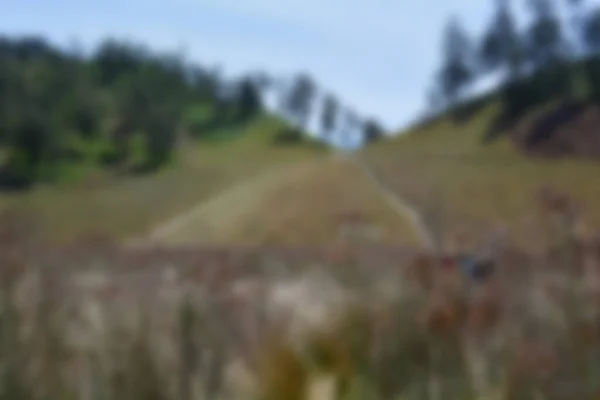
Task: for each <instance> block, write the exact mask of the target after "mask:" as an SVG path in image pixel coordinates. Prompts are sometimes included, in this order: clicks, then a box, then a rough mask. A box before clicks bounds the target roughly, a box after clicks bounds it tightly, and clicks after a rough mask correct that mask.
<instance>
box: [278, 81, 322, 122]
mask: <svg viewBox="0 0 600 400" xmlns="http://www.w3.org/2000/svg"><path fill="white" fill-rule="evenodd" d="M315 92H316V85H315V83H314V82H313V80H312V79H311V77H310V76H308V75H306V74H299V75H298V76H296V77H295V79H294V81H293V83H292V87H291V88H290V90H289V92H288V93H287V96H285V97H284V101H283V107H284V110H286V111H287V113H288V115H290V116H291V117H292V118H293V119H294V122H295V123H296V125H297V126H298V127H300V128H302V129H306V125H307V123H308V117H309V114H310V107H311V105H312V101H313V98H314V96H315Z"/></svg>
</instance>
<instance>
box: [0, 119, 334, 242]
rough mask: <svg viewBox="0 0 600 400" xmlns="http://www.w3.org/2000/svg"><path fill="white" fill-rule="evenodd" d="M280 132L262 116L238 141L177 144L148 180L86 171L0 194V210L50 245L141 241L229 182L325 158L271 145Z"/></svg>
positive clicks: (311, 149) (310, 149) (311, 150)
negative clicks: (31, 222)
mask: <svg viewBox="0 0 600 400" xmlns="http://www.w3.org/2000/svg"><path fill="white" fill-rule="evenodd" d="M282 126H283V125H282V123H281V122H280V121H278V120H276V119H273V118H269V117H263V118H261V119H259V120H256V121H254V122H252V123H251V124H250V125H249V126H247V127H245V128H244V132H242V133H241V134H239V135H233V134H231V132H229V133H228V136H230V139H229V140H210V141H190V142H189V143H186V144H182V146H181V147H182V148H181V151H180V153H179V157H178V159H177V161H175V162H174V163H173V165H170V166H168V167H167V168H165V169H164V170H161V171H159V172H158V173H155V174H149V175H140V176H123V177H116V176H114V175H113V176H111V175H108V174H107V173H106V172H99V171H95V170H93V169H92V170H90V171H87V172H88V173H87V176H86V178H85V179H83V180H79V181H78V182H69V183H64V184H58V185H56V184H53V185H48V186H40V187H36V188H34V189H33V190H31V191H28V192H22V193H16V194H0V211H2V210H8V209H12V210H17V211H20V212H23V213H26V214H28V215H30V216H31V217H33V218H34V219H35V221H36V225H37V227H38V228H39V229H40V231H41V234H42V235H43V236H45V237H47V238H49V239H51V240H53V241H57V242H61V241H68V240H71V239H73V238H75V237H78V236H81V235H83V234H87V233H100V234H108V235H111V236H114V237H116V238H126V237H129V236H132V235H140V234H143V233H144V232H146V231H147V230H149V229H151V228H152V227H153V226H155V225H156V224H157V223H159V222H161V221H163V220H166V219H169V218H171V217H173V216H174V215H177V214H179V213H181V212H183V211H185V210H186V209H188V208H190V207H192V206H193V205H194V204H196V203H198V202H200V201H202V200H204V199H206V198H208V197H210V196H212V195H213V194H215V193H218V192H219V191H220V190H223V189H225V188H226V187H228V186H229V185H231V184H232V183H235V182H239V181H242V180H244V179H248V178H250V177H253V176H254V175H255V174H257V173H259V172H261V171H265V170H267V169H269V168H278V166H279V165H287V164H290V163H294V162H297V161H301V160H306V159H310V158H313V157H319V156H321V155H323V154H324V153H325V151H324V150H321V149H319V148H317V147H316V146H311V145H306V146H304V145H294V146H292V145H290V146H277V148H276V147H275V145H274V144H273V143H272V139H273V136H274V135H275V133H276V132H277V131H278V130H279V129H280V128H282ZM237 129H240V128H237ZM215 136H218V135H215Z"/></svg>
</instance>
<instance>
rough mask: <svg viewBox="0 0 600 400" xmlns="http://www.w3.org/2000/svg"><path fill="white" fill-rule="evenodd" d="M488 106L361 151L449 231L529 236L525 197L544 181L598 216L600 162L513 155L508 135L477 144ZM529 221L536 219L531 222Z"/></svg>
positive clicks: (392, 183) (488, 114)
mask: <svg viewBox="0 0 600 400" xmlns="http://www.w3.org/2000/svg"><path fill="white" fill-rule="evenodd" d="M494 112H495V110H494V108H490V109H488V110H486V111H485V112H483V113H482V114H480V115H478V116H477V117H476V118H474V119H473V120H471V121H470V122H469V123H467V124H464V125H454V124H452V123H450V122H448V121H441V122H439V123H437V124H436V125H434V126H430V127H427V128H425V129H423V130H421V131H416V132H407V133H405V134H403V135H402V136H401V137H398V138H395V139H393V140H390V141H386V142H381V143H379V144H376V145H374V146H373V147H371V148H368V149H367V150H366V151H365V152H364V154H362V156H363V157H364V159H365V160H366V161H367V162H368V164H369V165H371V166H372V167H373V169H374V171H375V172H376V173H377V174H378V175H379V176H380V178H381V179H382V180H383V181H384V182H385V183H386V184H387V185H388V186H389V187H390V188H391V189H393V190H394V191H395V192H396V193H398V195H399V196H400V197H403V198H405V199H406V200H407V201H409V202H411V203H412V204H414V205H415V206H416V207H417V208H418V209H420V210H421V211H422V212H423V213H424V214H426V216H428V217H429V219H430V220H432V221H433V220H435V222H433V223H432V224H433V225H436V226H437V228H440V229H442V226H443V227H445V228H443V229H444V230H446V231H447V233H448V234H454V233H457V231H461V230H467V231H471V232H472V233H474V234H475V236H477V235H480V234H481V233H482V232H484V231H485V230H486V229H488V228H489V226H493V225H498V224H503V225H506V226H507V227H509V228H512V230H513V232H514V233H515V235H516V237H517V238H518V239H519V240H521V241H523V240H528V239H531V237H532V235H533V236H535V234H536V233H539V232H532V231H531V229H530V228H534V227H535V226H532V221H531V220H530V219H531V217H533V215H532V213H531V208H530V199H531V197H532V196H533V195H534V194H535V192H536V191H537V190H538V189H539V188H540V187H541V186H544V185H548V186H551V187H553V188H555V189H557V190H560V191H564V192H566V193H569V194H570V195H571V197H572V198H574V199H575V200H576V201H577V202H578V206H579V207H580V208H581V210H582V211H583V212H584V213H585V216H586V218H587V220H588V221H590V222H591V223H593V224H597V223H599V222H600V203H599V202H598V199H599V198H600V185H599V184H598V182H600V164H599V163H597V162H593V161H590V160H575V159H564V160H543V159H531V158H525V157H523V156H521V155H519V154H517V152H516V150H514V149H513V148H512V146H511V144H510V143H509V142H508V141H507V140H506V139H502V140H498V141H497V142H495V143H492V144H490V145H485V146H484V145H482V144H481V139H482V137H483V134H484V131H485V127H486V126H487V123H488V121H489V119H490V118H491V117H492V116H493V115H494ZM533 225H535V224H533Z"/></svg>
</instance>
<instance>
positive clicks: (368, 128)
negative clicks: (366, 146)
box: [363, 118, 385, 143]
mask: <svg viewBox="0 0 600 400" xmlns="http://www.w3.org/2000/svg"><path fill="white" fill-rule="evenodd" d="M363 134H364V137H365V141H366V142H367V143H373V142H375V141H377V140H379V139H381V138H382V137H383V135H384V134H385V131H384V129H383V128H382V127H381V125H380V124H379V122H377V121H376V120H375V119H373V118H369V119H367V120H366V121H365V123H364V128H363Z"/></svg>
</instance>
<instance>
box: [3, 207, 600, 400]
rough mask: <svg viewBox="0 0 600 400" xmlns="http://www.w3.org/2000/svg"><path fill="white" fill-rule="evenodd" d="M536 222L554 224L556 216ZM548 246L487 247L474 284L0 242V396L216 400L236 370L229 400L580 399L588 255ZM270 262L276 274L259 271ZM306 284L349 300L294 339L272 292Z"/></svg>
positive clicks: (574, 243) (403, 270) (453, 277)
mask: <svg viewBox="0 0 600 400" xmlns="http://www.w3.org/2000/svg"><path fill="white" fill-rule="evenodd" d="M545 211H547V212H548V213H551V214H552V215H548V217H556V218H562V217H566V214H565V213H566V210H565V209H563V208H561V207H549V208H548V209H547V210H545ZM556 229H561V230H562V231H561V232H560V233H562V234H563V235H562V236H563V237H564V238H565V240H564V241H563V242H561V243H559V244H561V246H562V247H561V248H560V249H559V250H560V252H561V253H560V254H557V253H556V248H555V244H547V246H546V247H545V249H544V252H543V253H541V254H531V253H528V252H523V251H520V250H519V249H518V248H500V249H498V250H497V251H496V252H495V253H492V254H490V255H489V257H491V260H492V261H494V263H495V269H494V271H493V273H492V274H491V275H489V276H488V277H486V278H483V279H478V280H474V279H473V277H471V276H469V275H468V274H465V273H463V272H462V271H461V270H460V269H458V268H456V265H455V266H454V267H448V266H446V267H441V266H440V264H439V260H438V258H437V256H436V255H432V254H423V253H421V254H420V255H419V253H415V252H413V253H412V254H411V253H410V252H407V250H406V249H404V250H402V249H398V248H396V249H394V248H392V247H389V246H387V247H386V246H379V247H378V246H374V245H373V244H366V243H362V244H358V243H348V246H347V247H340V248H338V250H337V251H343V252H345V257H341V258H338V260H339V261H338V263H337V264H336V263H335V262H334V261H333V260H331V259H329V258H327V252H326V251H325V252H323V251H314V252H312V251H311V250H310V249H308V248H307V249H305V250H303V251H298V252H297V254H293V253H294V252H293V251H291V250H292V249H288V251H289V253H288V254H287V255H285V254H284V252H282V251H281V250H282V248H279V249H277V248H275V247H273V248H268V247H262V248H254V249H252V248H246V249H244V248H235V247H231V248H228V249H204V250H202V249H196V250H194V251H191V250H184V249H170V250H160V249H146V250H131V249H119V248H112V249H110V248H98V249H96V250H95V251H91V249H88V250H87V251H85V255H86V256H85V257H79V258H77V257H74V255H73V253H65V252H62V253H61V252H56V251H55V250H53V249H44V248H37V249H35V248H29V251H25V252H23V253H22V254H21V255H22V257H23V258H22V259H21V261H18V257H17V258H14V257H13V258H12V259H11V258H8V257H7V255H8V254H10V253H9V252H8V250H11V249H12V250H15V249H17V248H18V247H19V246H25V247H27V246H28V244H27V243H26V242H23V243H21V244H19V243H17V242H16V241H14V240H13V241H11V240H9V238H10V236H9V235H8V233H7V232H8V231H7V232H5V233H6V235H4V236H2V240H1V241H0V246H1V247H2V248H0V250H2V253H0V255H1V256H2V259H1V260H0V261H2V263H1V264H0V265H1V266H2V268H1V269H0V272H2V276H1V280H0V282H2V283H3V284H4V285H3V286H2V290H0V295H2V305H3V308H2V310H1V312H0V323H1V324H0V326H1V327H2V329H3V331H2V332H3V335H2V336H1V337H0V344H1V345H2V349H3V351H2V352H1V353H0V362H1V363H2V365H3V366H4V368H3V369H2V370H0V380H2V382H4V383H6V384H7V385H3V386H0V396H3V397H2V398H11V399H17V400H20V399H39V398H42V397H44V398H66V397H70V398H74V399H75V398H77V399H86V398H89V397H90V396H92V395H93V396H102V393H104V395H106V396H108V398H112V399H121V398H122V399H131V398H138V399H142V398H144V399H147V398H155V399H165V400H169V399H174V398H183V399H191V398H197V397H198V396H202V395H203V394H204V396H209V397H203V398H217V397H215V396H217V395H221V397H222V396H225V397H227V392H228V391H229V390H232V389H233V388H235V387H236V385H238V384H239V381H237V380H236V378H235V377H234V376H232V375H231V373H230V372H228V371H230V370H229V369H228V367H229V366H230V365H232V363H234V362H240V359H241V360H243V361H242V363H246V368H247V370H248V373H249V376H248V379H249V380H250V381H251V382H252V384H248V385H247V386H245V387H249V388H255V390H256V392H254V394H252V393H251V392H246V395H245V396H244V395H242V396H240V397H236V398H242V399H249V400H250V399H254V398H256V397H254V396H255V395H261V394H262V395H263V396H267V398H273V399H280V398H290V399H292V398H298V399H304V398H306V397H304V393H306V391H307V390H308V388H307V386H308V385H309V384H310V382H311V381H312V380H313V379H318V378H320V377H323V376H325V377H330V378H335V379H337V382H335V386H336V388H335V391H337V392H338V393H339V394H340V395H343V397H340V398H341V399H345V398H357V399H363V398H364V399H367V398H368V399H381V400H387V399H390V398H402V399H407V400H412V399H415V400H416V399H423V398H425V399H441V400H445V399H457V398H460V399H465V400H467V399H473V400H479V399H484V398H490V397H489V396H491V395H492V394H493V395H495V396H497V397H493V398H497V399H502V400H509V399H528V398H536V396H543V398H547V399H572V398H577V399H582V400H595V399H596V398H597V397H596V396H597V394H598V390H599V389H600V387H599V382H598V379H597V376H598V375H597V371H598V368H600V361H599V360H598V357H597V355H598V354H599V353H598V352H599V351H600V341H599V340H598V339H597V337H598V335H599V334H600V332H599V330H598V329H599V327H600V324H599V322H600V319H599V316H600V308H599V307H600V303H599V302H598V300H599V299H600V296H599V293H600V290H599V288H600V238H594V237H587V236H585V237H582V236H580V235H579V234H578V233H577V232H575V231H569V230H568V229H566V228H565V227H562V228H560V227H557V228H556ZM31 250H36V251H31ZM313 250H314V249H313ZM386 251H387V254H388V257H387V259H386V258H384V257H382V254H385V253H386ZM514 253H517V254H518V253H521V254H522V256H521V259H520V261H518V260H519V259H518V258H515V257H512V258H511V257H510V254H514ZM18 254H19V253H18V252H13V255H16V256H18ZM563 255H564V256H565V257H563ZM573 255H575V257H572V256H573ZM299 256H302V257H299ZM415 256H417V257H416V258H415ZM566 256H569V257H566ZM61 257H62V258H61ZM294 259H295V260H296V263H295V264H296V267H294ZM299 259H302V261H301V262H298V261H299ZM274 261H276V262H278V263H279V264H280V265H281V268H280V269H279V270H278V272H277V273H273V270H271V269H270V267H268V266H267V264H268V263H269V262H271V263H272V262H274ZM311 261H313V262H314V261H320V262H319V264H320V265H321V266H320V267H312V268H309V267H310V265H311ZM17 262H18V264H17ZM73 263H74V264H75V265H73V268H65V266H68V265H69V264H73ZM120 263H124V264H125V266H126V267H125V268H122V267H121V265H120ZM445 265H447V264H445ZM297 267H300V268H297ZM307 268H309V269H312V270H313V272H315V271H318V274H317V275H315V276H314V277H316V278H317V279H323V278H325V280H327V281H329V282H330V284H334V285H335V286H332V287H328V288H329V289H327V288H326V289H325V290H332V291H335V290H337V289H335V287H337V288H339V289H340V290H341V292H340V293H345V295H344V296H348V297H347V302H344V303H329V304H330V306H334V304H338V306H336V307H341V308H338V310H339V311H340V312H341V314H339V315H337V316H336V318H328V319H325V320H322V321H323V322H322V323H325V324H326V326H324V325H321V324H319V325H313V329H314V330H312V331H311V330H305V331H303V332H305V334H304V336H301V337H299V336H294V337H295V339H293V337H292V336H291V332H293V331H294V330H293V329H292V327H291V326H290V325H288V322H286V321H289V320H288V319H287V318H283V319H281V318H275V315H279V317H281V316H282V315H280V314H277V313H275V314H273V312H274V311H275V309H274V308H272V306H273V305H274V304H275V303H273V302H274V301H275V300H274V297H271V295H269V293H273V292H270V290H271V289H274V288H275V287H277V285H280V284H285V282H288V283H289V280H290V279H291V280H292V281H293V282H294V281H295V282H302V281H303V279H304V278H303V277H305V276H306V272H305V271H306V269H307ZM313 268H316V270H315V269H313ZM303 270H304V271H303ZM416 272H419V273H416ZM424 275H427V276H424ZM252 282H254V285H252V284H251V285H248V283H252ZM304 282H305V284H306V285H308V286H305V289H308V291H306V292H305V295H304V296H306V295H308V296H309V297H303V296H297V295H296V297H295V300H294V301H295V302H297V303H296V304H297V305H300V307H299V308H298V310H300V311H302V310H305V309H306V308H307V307H312V308H314V306H315V302H317V303H318V302H319V299H321V300H322V301H324V302H325V303H326V302H327V301H328V300H327V293H323V290H321V291H318V290H317V291H314V290H313V291H311V290H310V287H311V286H312V285H314V284H315V282H314V281H304ZM244 283H245V284H244ZM382 285H387V287H390V285H391V287H392V288H393V289H394V290H393V293H392V295H390V293H389V292H387V291H383V290H381V288H382V287H383V286H382ZM243 287H245V288H246V289H243ZM284 287H286V288H288V289H289V287H288V286H284ZM334 289H335V290H334ZM269 299H270V300H269ZM265 300H266V301H265ZM329 301H331V299H330V300H329ZM325 303H322V304H325ZM280 304H281V303H280ZM344 304H345V306H344ZM284 308H285V307H284ZM269 310H270V311H269ZM279 310H280V311H281V310H282V309H281V308H279ZM344 310H346V312H347V314H346V313H345V311H344ZM288 312H291V313H293V312H292V311H291V309H288ZM287 316H293V314H289V315H287ZM344 316H345V317H344ZM319 326H321V328H319ZM288 328H289V329H288ZM320 329H322V330H320ZM296 332H298V331H296ZM311 332H312V334H311ZM288 335H290V336H288ZM273 338H276V339H277V340H274V339H273ZM299 340H300V341H299ZM298 343H300V344H301V346H300V347H298V345H297V344H298ZM252 372H256V374H253V373H252ZM239 376H240V374H238V379H239ZM9 390H10V391H9ZM242 394H243V393H242ZM296 396H297V397H296ZM346 396H347V397H346ZM310 400H315V399H310ZM319 400H323V399H319ZM325 400H338V398H335V399H334V398H330V397H328V398H327V399H325Z"/></svg>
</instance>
